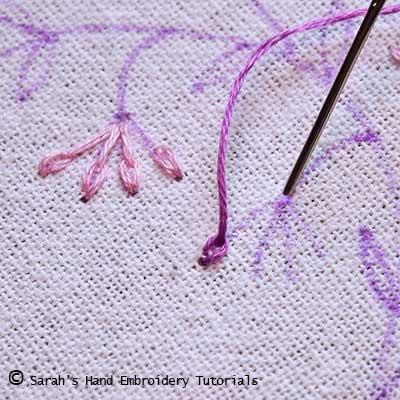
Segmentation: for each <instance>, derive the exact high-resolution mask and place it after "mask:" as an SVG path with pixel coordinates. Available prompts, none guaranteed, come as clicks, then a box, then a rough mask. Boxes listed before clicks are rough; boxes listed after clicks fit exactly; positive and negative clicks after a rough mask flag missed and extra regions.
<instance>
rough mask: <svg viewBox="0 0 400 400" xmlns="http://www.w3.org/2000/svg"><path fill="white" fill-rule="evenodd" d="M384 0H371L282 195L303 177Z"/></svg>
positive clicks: (289, 193)
mask: <svg viewBox="0 0 400 400" xmlns="http://www.w3.org/2000/svg"><path fill="white" fill-rule="evenodd" d="M385 2H386V0H373V1H372V3H371V5H370V7H369V9H368V12H367V14H366V16H365V18H364V20H363V22H362V24H361V27H360V29H359V31H358V33H357V35H356V37H355V39H354V41H353V44H352V45H351V48H350V50H349V52H348V54H347V56H346V58H345V60H344V62H343V65H342V66H341V68H340V71H339V73H338V75H337V77H336V79H335V82H334V83H333V86H332V88H331V90H330V92H329V94H328V97H327V98H326V100H325V103H324V105H323V106H322V109H321V111H320V113H319V115H318V118H317V120H316V122H315V125H314V127H313V128H312V130H311V133H310V136H309V137H308V139H307V141H306V143H305V145H304V147H303V149H302V151H301V153H300V155H299V158H298V159H297V161H296V164H295V166H294V168H293V170H292V172H291V174H290V176H289V179H288V181H287V183H286V186H285V189H284V191H283V194H285V195H288V196H291V195H293V193H294V191H295V189H296V185H297V183H298V181H299V179H300V178H301V176H302V175H303V172H304V169H305V168H306V166H307V163H308V161H309V159H310V157H311V154H312V153H313V151H314V149H315V146H316V145H317V143H318V140H319V138H320V136H321V134H322V131H323V130H324V128H325V126H326V124H327V122H328V120H329V117H330V116H331V114H332V111H333V109H334V108H335V105H336V103H337V101H338V99H339V97H340V94H341V93H342V90H343V88H344V86H345V84H346V82H347V79H348V77H349V75H350V73H351V71H352V69H353V66H354V64H355V63H356V61H357V58H358V56H359V55H360V52H361V50H362V48H363V46H364V44H365V42H366V41H367V39H368V36H369V33H370V32H371V29H372V27H373V25H374V22H375V20H376V18H377V17H378V15H379V12H380V11H381V9H382V7H383V5H384V4H385Z"/></svg>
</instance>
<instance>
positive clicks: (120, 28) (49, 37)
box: [0, 16, 255, 113]
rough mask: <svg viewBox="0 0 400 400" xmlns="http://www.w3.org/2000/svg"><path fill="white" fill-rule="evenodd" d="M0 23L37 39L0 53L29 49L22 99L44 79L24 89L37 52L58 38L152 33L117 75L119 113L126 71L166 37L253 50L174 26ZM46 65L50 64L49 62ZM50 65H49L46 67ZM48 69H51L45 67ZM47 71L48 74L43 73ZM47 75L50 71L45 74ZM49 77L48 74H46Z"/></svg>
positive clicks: (241, 42) (237, 41)
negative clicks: (53, 27)
mask: <svg viewBox="0 0 400 400" xmlns="http://www.w3.org/2000/svg"><path fill="white" fill-rule="evenodd" d="M0 23H3V24H7V25H9V26H10V27H12V28H14V29H16V30H18V31H19V32H21V33H22V34H25V35H28V36H30V37H32V36H33V37H34V38H36V40H31V41H27V42H25V43H24V44H21V45H18V46H14V47H13V48H10V49H7V50H5V51H3V52H2V53H1V54H0V57H2V58H8V57H11V56H12V55H13V54H14V53H15V52H16V51H18V50H20V49H30V50H29V53H28V57H27V59H26V61H25V62H24V63H23V64H22V65H21V67H20V69H21V72H20V75H19V81H18V87H19V92H20V93H19V98H20V99H21V100H25V99H26V98H27V97H29V95H31V94H32V93H34V92H35V91H37V90H39V89H40V88H41V87H42V86H43V85H44V83H45V81H46V76H42V77H41V79H40V81H39V82H38V83H35V84H33V85H32V87H31V88H29V89H24V88H23V84H24V82H25V81H26V80H27V76H28V74H29V71H30V69H31V66H32V64H33V63H34V61H35V59H36V57H37V55H38V53H39V51H40V50H42V49H45V48H46V47H47V46H48V45H49V44H54V43H56V42H58V41H59V40H60V38H61V37H63V36H67V35H80V34H84V33H97V34H98V33H105V32H114V33H115V32H117V33H123V32H125V33H132V32H134V33H149V34H151V35H150V36H149V37H148V38H147V39H145V40H144V41H143V42H142V43H141V44H140V45H139V46H135V47H134V49H133V50H132V52H131V54H130V56H129V57H128V58H127V60H126V61H125V63H124V66H123V67H122V70H121V71H120V76H119V89H118V100H117V101H118V107H117V108H118V112H119V113H121V112H124V111H125V104H124V103H125V97H126V83H127V79H128V72H129V68H130V67H131V66H132V65H133V64H134V63H135V61H136V59H137V58H138V57H139V55H140V53H141V52H142V51H144V50H147V49H150V48H151V47H153V46H154V45H155V44H156V43H158V42H160V41H162V40H165V39H167V38H169V37H170V36H172V35H174V36H181V37H183V38H188V39H190V40H202V41H221V42H224V43H230V44H231V43H233V44H235V46H236V47H237V48H238V49H240V48H250V47H254V46H255V44H254V43H249V42H247V41H245V40H243V39H241V38H239V37H237V36H233V35H228V36H223V35H217V34H213V33H207V32H201V31H196V30H189V29H185V28H177V27H157V26H143V25H137V24H110V25H107V24H83V25H79V26H76V27H69V28H65V29H62V30H50V29H47V28H43V27H37V26H35V25H33V24H26V23H19V22H15V21H14V19H13V18H11V17H9V16H0ZM48 64H49V63H48ZM48 66H49V65H48ZM48 70H50V66H49V68H48ZM46 72H47V71H46ZM48 72H49V71H48ZM45 75H48V74H45Z"/></svg>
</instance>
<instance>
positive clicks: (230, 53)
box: [193, 44, 254, 93]
mask: <svg viewBox="0 0 400 400" xmlns="http://www.w3.org/2000/svg"><path fill="white" fill-rule="evenodd" d="M253 47H254V46H248V45H243V44H236V45H235V47H234V48H233V49H230V50H227V51H225V52H223V53H222V54H220V55H219V56H218V57H216V58H215V59H214V60H212V61H211V62H210V64H209V66H208V67H207V68H206V69H205V70H204V71H203V72H201V73H200V77H206V78H209V76H210V75H211V74H213V73H214V72H215V71H216V70H217V68H218V66H219V65H220V64H221V63H225V64H226V63H227V62H228V61H229V60H231V59H232V58H233V57H234V56H235V55H236V54H238V53H240V52H243V51H245V50H248V49H251V48H253ZM236 72H237V68H230V69H228V70H225V72H224V73H223V74H222V75H219V76H216V77H214V78H212V79H209V80H200V79H199V80H198V81H197V82H195V83H194V84H193V90H194V91H195V92H198V93H203V92H204V90H205V88H206V87H208V86H214V85H216V84H218V83H220V82H225V81H226V80H227V79H228V78H229V77H230V76H231V75H232V74H233V73H236Z"/></svg>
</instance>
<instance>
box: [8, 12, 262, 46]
mask: <svg viewBox="0 0 400 400" xmlns="http://www.w3.org/2000/svg"><path fill="white" fill-rule="evenodd" d="M0 23H4V24H7V25H9V26H10V27H12V28H14V29H16V30H18V31H19V32H21V33H23V34H27V35H35V36H38V37H41V38H43V37H45V36H47V35H48V34H51V35H54V36H56V37H58V38H59V37H61V36H69V35H80V34H83V33H96V34H97V33H104V32H109V33H151V34H158V33H163V32H168V31H173V32H174V33H175V34H177V35H182V36H183V37H188V38H190V39H194V40H203V41H211V42H218V41H219V42H224V43H235V44H239V45H245V46H249V47H251V46H255V45H256V44H255V43H251V42H248V41H246V40H244V39H243V38H241V37H239V36H235V35H218V34H214V33H209V32H202V31H198V30H191V29H186V28H181V27H174V26H148V25H139V24H83V25H78V26H73V27H67V28H64V29H61V30H50V29H47V28H43V27H37V26H35V25H33V24H26V23H19V22H15V21H14V19H13V18H11V17H9V16H6V15H0Z"/></svg>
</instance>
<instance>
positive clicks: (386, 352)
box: [359, 226, 400, 400]
mask: <svg viewBox="0 0 400 400" xmlns="http://www.w3.org/2000/svg"><path fill="white" fill-rule="evenodd" d="M359 237H360V259H361V261H362V263H363V265H364V271H363V272H364V275H365V277H366V279H367V281H368V283H369V286H370V288H371V290H372V292H373V294H374V295H375V297H376V298H377V300H378V301H379V303H380V304H381V305H382V306H383V307H384V309H385V310H386V311H387V312H388V314H389V320H388V323H387V328H386V331H385V334H384V336H383V340H382V346H381V350H380V353H379V356H378V360H377V363H376V365H375V373H374V385H373V386H374V391H373V393H372V395H371V398H372V399H373V400H378V399H386V400H389V399H390V398H392V395H393V390H394V389H395V388H396V387H397V385H398V383H399V379H400V368H399V369H397V370H396V371H395V374H394V375H392V373H391V371H390V368H389V357H390V353H391V352H393V349H394V348H395V345H396V327H397V321H398V318H399V317H400V270H399V268H398V267H394V268H392V267H391V266H390V264H389V262H388V260H387V256H386V254H385V253H384V251H383V250H382V249H381V247H380V246H379V244H378V243H377V241H376V240H375V238H374V235H373V233H372V231H371V230H370V229H368V228H367V227H364V226H362V227H360V229H359ZM388 377H390V378H388Z"/></svg>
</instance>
